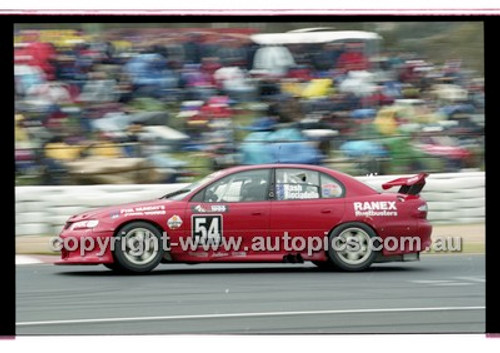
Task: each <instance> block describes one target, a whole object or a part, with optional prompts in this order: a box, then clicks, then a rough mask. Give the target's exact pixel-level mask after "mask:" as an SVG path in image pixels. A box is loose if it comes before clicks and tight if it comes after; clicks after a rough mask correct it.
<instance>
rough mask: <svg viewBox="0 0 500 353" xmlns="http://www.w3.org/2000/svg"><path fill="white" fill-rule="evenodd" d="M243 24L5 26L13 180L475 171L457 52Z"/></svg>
mask: <svg viewBox="0 0 500 353" xmlns="http://www.w3.org/2000/svg"><path fill="white" fill-rule="evenodd" d="M254 32H255V31H254V30H249V29H245V28H242V29H231V30H225V31H199V30H182V31H181V30H175V31H174V30H165V29H163V30H154V29H150V30H140V29H135V30H134V29H127V30H107V31H103V32H102V33H100V34H99V35H92V36H90V35H86V34H85V33H83V32H82V31H78V30H58V31H55V30H22V31H16V33H15V58H14V59H15V63H14V65H15V66H14V73H15V112H16V114H15V123H16V129H15V141H16V150H15V151H16V155H15V158H16V176H17V177H18V179H17V180H19V182H20V183H21V182H24V183H27V184H30V183H31V184H61V183H79V184H81V183H155V182H176V181H184V180H186V181H187V180H188V179H189V178H195V177H199V176H202V175H204V174H206V173H208V172H209V171H211V170H214V169H220V168H224V167H228V166H232V165H237V164H257V163H274V162H281V163H292V162H294V163H312V164H324V165H328V166H330V167H332V168H335V169H340V170H344V171H346V172H349V173H353V174H365V173H381V174H384V173H411V172H416V171H422V170H426V171H432V172H447V171H460V170H463V169H467V168H475V169H480V168H482V167H483V164H484V158H483V150H484V142H483V139H484V134H483V129H484V80H483V79H482V77H481V76H480V75H479V74H478V73H475V72H473V71H471V70H467V68H464V67H463V65H462V63H461V62H460V60H451V59H452V58H450V60H449V61H447V62H445V63H439V64H435V63H432V62H430V61H429V60H427V59H426V58H423V57H420V56H419V55H418V54H415V53H404V52H395V51H391V52H385V51H382V52H376V53H373V52H368V51H367V50H366V43H364V42H361V41H347V42H344V43H338V42H334V43H320V44H300V45H297V44H295V45H291V46H288V47H283V46H259V45H258V44H256V43H254V42H253V41H252V40H251V36H250V35H251V34H252V33H254Z"/></svg>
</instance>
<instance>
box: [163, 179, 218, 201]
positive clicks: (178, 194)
mask: <svg viewBox="0 0 500 353" xmlns="http://www.w3.org/2000/svg"><path fill="white" fill-rule="evenodd" d="M219 174H220V172H214V173H212V174H209V175H207V176H206V177H204V178H202V179H200V180H197V181H195V182H194V183H192V184H189V185H188V186H186V187H185V188H182V189H180V190H177V191H174V192H171V193H168V194H166V195H163V196H162V197H160V198H161V199H169V200H182V199H183V198H184V197H185V196H186V194H187V193H189V192H191V191H192V190H194V189H197V188H198V187H200V186H202V185H205V184H208V183H209V182H211V181H212V180H214V179H215V178H216V177H217V176H218V175H219Z"/></svg>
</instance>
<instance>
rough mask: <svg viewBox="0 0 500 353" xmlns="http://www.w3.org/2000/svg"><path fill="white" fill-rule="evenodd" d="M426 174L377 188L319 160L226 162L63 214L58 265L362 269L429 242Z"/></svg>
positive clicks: (407, 257) (412, 256)
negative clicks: (177, 184) (188, 178)
mask: <svg viewBox="0 0 500 353" xmlns="http://www.w3.org/2000/svg"><path fill="white" fill-rule="evenodd" d="M426 177H427V174H426V173H421V174H418V175H416V176H412V177H404V178H398V179H395V180H392V181H390V182H387V183H385V184H383V185H382V188H383V189H384V190H386V189H390V188H392V187H394V186H397V187H399V189H398V191H397V192H378V191H376V190H375V189H373V188H372V187H370V186H368V185H366V184H364V183H362V182H360V181H359V180H357V179H355V178H353V177H351V176H349V175H347V174H344V173H341V172H338V171H334V170H331V169H328V168H325V167H320V166H313V165H301V164H269V165H253V166H240V167H233V168H229V169H225V170H221V171H217V172H215V173H212V174H210V175H208V176H206V177H205V178H203V179H201V180H199V181H196V182H194V183H193V184H191V185H189V186H187V187H183V188H181V189H180V190H177V191H175V192H172V193H169V194H167V195H164V196H162V197H160V198H158V199H154V200H149V201H144V202H137V203H130V204H124V205H118V206H113V207H106V208H100V209H96V210H92V211H88V212H84V213H81V214H78V215H75V216H72V217H70V218H69V219H68V221H67V222H66V224H65V226H64V228H63V230H62V232H61V234H60V236H59V237H58V239H59V241H60V245H61V259H60V260H59V261H58V262H57V264H59V265H70V264H73V265H91V264H93V265H94V264H103V265H104V266H106V267H108V268H110V269H112V270H114V271H117V272H118V271H119V272H129V273H145V272H148V271H151V270H153V269H154V268H155V267H157V266H158V265H159V264H160V263H189V264H194V263H207V262H225V263H229V262H240V263H241V262H288V263H302V262H304V261H312V262H313V263H314V264H316V265H317V266H319V267H321V268H324V269H334V268H335V269H340V270H345V271H361V270H365V269H367V268H368V267H369V266H370V265H371V264H372V263H375V262H388V261H415V260H419V255H420V252H422V251H424V250H425V249H426V248H427V247H428V246H430V243H431V238H430V236H431V231H432V227H431V225H430V223H429V222H428V221H427V203H426V202H425V201H424V200H423V199H422V198H421V197H420V196H419V193H420V191H421V190H422V188H423V187H424V185H425V179H426ZM159 189H161V186H159ZM403 240H406V241H403Z"/></svg>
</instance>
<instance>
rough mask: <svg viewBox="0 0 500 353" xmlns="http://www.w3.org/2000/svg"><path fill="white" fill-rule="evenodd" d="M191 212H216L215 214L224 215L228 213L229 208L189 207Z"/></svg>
mask: <svg viewBox="0 0 500 353" xmlns="http://www.w3.org/2000/svg"><path fill="white" fill-rule="evenodd" d="M191 211H193V212H194V213H212V212H217V213H225V212H229V206H227V205H205V206H203V205H196V206H191Z"/></svg>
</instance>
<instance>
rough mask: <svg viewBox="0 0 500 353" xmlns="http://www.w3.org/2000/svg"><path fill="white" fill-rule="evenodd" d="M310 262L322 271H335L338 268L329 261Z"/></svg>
mask: <svg viewBox="0 0 500 353" xmlns="http://www.w3.org/2000/svg"><path fill="white" fill-rule="evenodd" d="M312 263H313V264H315V265H316V266H317V267H318V268H319V269H321V270H323V271H335V270H338V269H339V268H338V267H337V266H335V264H333V263H332V262H331V261H312Z"/></svg>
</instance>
